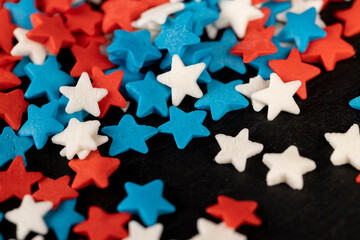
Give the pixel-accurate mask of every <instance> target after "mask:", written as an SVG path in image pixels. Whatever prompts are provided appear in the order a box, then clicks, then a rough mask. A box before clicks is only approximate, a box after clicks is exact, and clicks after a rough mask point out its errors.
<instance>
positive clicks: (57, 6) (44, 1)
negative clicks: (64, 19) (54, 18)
mask: <svg viewBox="0 0 360 240" xmlns="http://www.w3.org/2000/svg"><path fill="white" fill-rule="evenodd" d="M71 2H72V1H71V0H37V6H38V7H39V9H40V10H41V11H43V12H45V13H46V14H48V15H53V14H55V13H64V12H66V11H68V10H69V9H71Z"/></svg>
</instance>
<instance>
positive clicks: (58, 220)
mask: <svg viewBox="0 0 360 240" xmlns="http://www.w3.org/2000/svg"><path fill="white" fill-rule="evenodd" d="M75 206H76V199H71V200H67V201H64V202H62V203H60V205H59V206H58V207H57V208H56V209H54V210H51V211H50V212H48V214H46V215H45V218H44V220H45V222H46V225H47V226H48V228H49V229H52V230H53V231H54V233H55V235H56V237H57V239H58V240H66V239H68V237H69V234H70V230H71V227H72V226H74V225H75V224H78V223H79V222H82V221H84V220H85V218H84V217H83V216H82V215H80V214H79V213H77V212H76V211H75Z"/></svg>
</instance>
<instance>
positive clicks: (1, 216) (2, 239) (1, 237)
mask: <svg viewBox="0 0 360 240" xmlns="http://www.w3.org/2000/svg"><path fill="white" fill-rule="evenodd" d="M3 218H4V214H3V213H2V212H0V223H1V221H2V220H3ZM0 240H4V237H3V236H2V235H1V233H0Z"/></svg>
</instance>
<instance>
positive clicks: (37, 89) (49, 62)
mask: <svg viewBox="0 0 360 240" xmlns="http://www.w3.org/2000/svg"><path fill="white" fill-rule="evenodd" d="M60 68H61V65H60V64H59V63H58V61H57V59H56V56H53V55H52V56H50V57H48V58H47V59H46V61H45V63H44V64H43V65H36V64H33V63H29V64H28V65H26V66H25V72H26V74H27V75H28V77H29V78H30V81H31V83H30V85H29V88H28V89H27V90H26V92H25V98H27V99H33V98H38V97H42V96H44V95H45V96H46V97H47V98H48V99H49V100H50V101H51V100H53V99H59V97H60V91H59V88H60V87H61V86H66V85H73V84H75V81H74V79H73V78H72V77H71V76H70V75H69V74H67V73H66V72H63V71H61V70H60Z"/></svg>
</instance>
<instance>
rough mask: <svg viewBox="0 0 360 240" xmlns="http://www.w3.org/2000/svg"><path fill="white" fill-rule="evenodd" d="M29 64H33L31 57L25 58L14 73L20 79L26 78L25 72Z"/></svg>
mask: <svg viewBox="0 0 360 240" xmlns="http://www.w3.org/2000/svg"><path fill="white" fill-rule="evenodd" d="M29 63H32V61H31V60H30V58H29V57H25V56H24V57H23V58H22V59H21V60H20V62H18V64H16V66H15V67H14V69H13V73H14V74H15V75H16V76H18V77H25V76H27V74H26V72H25V66H26V65H28V64H29Z"/></svg>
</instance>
